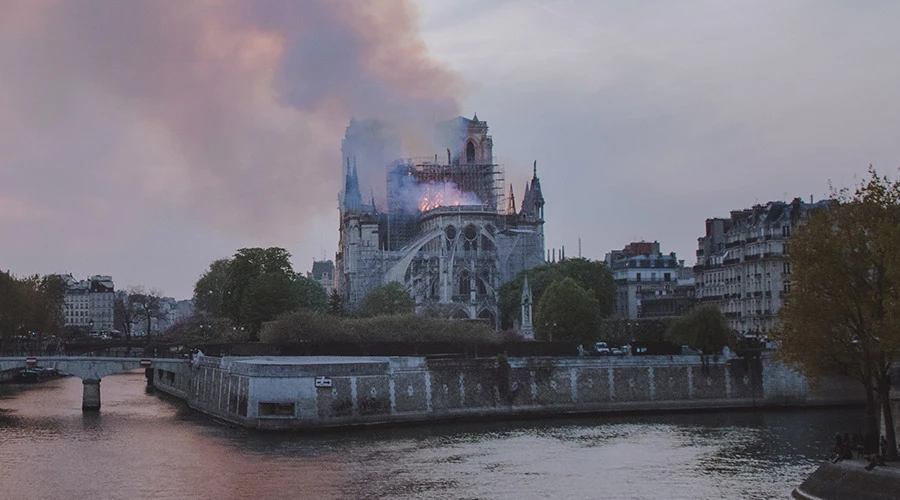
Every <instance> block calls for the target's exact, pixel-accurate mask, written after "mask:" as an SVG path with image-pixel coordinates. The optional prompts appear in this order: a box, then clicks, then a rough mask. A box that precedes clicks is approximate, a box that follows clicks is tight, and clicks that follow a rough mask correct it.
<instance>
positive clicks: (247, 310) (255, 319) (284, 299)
mask: <svg viewBox="0 0 900 500" xmlns="http://www.w3.org/2000/svg"><path fill="white" fill-rule="evenodd" d="M292 274H293V273H291V275H288V274H285V273H279V272H271V273H265V274H261V275H259V276H256V277H254V278H253V279H252V280H251V281H250V283H249V284H248V285H247V288H246V290H245V291H244V293H243V296H244V300H243V302H241V314H240V318H241V323H240V325H241V326H243V327H246V328H248V329H249V330H250V333H251V337H254V336H255V335H256V334H257V333H259V329H260V328H261V327H262V324H263V322H265V321H270V320H273V319H275V317H276V316H279V315H281V314H283V313H286V312H289V311H294V310H296V309H298V306H299V289H298V287H297V285H296V282H295V277H294V276H292ZM316 286H318V285H316ZM322 295H323V296H324V292H323V293H322Z"/></svg>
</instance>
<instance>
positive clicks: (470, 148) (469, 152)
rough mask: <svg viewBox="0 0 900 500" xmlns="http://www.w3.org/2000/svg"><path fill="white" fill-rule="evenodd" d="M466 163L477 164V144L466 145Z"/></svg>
mask: <svg viewBox="0 0 900 500" xmlns="http://www.w3.org/2000/svg"><path fill="white" fill-rule="evenodd" d="M466 163H475V144H474V143H473V142H472V141H469V142H467V143H466Z"/></svg>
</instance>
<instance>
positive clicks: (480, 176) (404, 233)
mask: <svg viewBox="0 0 900 500" xmlns="http://www.w3.org/2000/svg"><path fill="white" fill-rule="evenodd" d="M451 182H452V183H453V184H454V186H455V187H456V189H457V190H459V191H460V193H471V194H474V195H475V196H476V197H477V198H478V201H479V203H480V205H481V206H482V207H483V208H484V209H487V210H489V211H491V212H496V213H497V214H498V215H503V214H504V213H505V212H503V211H505V209H506V192H505V189H504V188H505V180H504V172H503V167H502V166H500V165H499V164H497V163H494V162H493V161H492V162H491V163H475V162H469V163H467V162H462V163H460V162H459V160H455V161H452V162H451V161H448V163H440V162H438V157H437V155H435V157H434V158H426V159H422V158H406V159H402V160H397V161H394V162H393V163H392V164H391V165H389V166H388V171H387V209H388V210H387V213H386V214H383V215H384V217H385V219H386V221H385V222H386V226H387V227H386V232H385V241H384V248H385V249H388V250H394V249H398V248H400V247H402V246H403V245H404V244H406V243H407V242H409V241H410V240H411V239H412V238H414V237H415V236H416V234H417V233H418V230H419V227H418V218H419V215H420V214H421V213H422V210H421V208H420V204H415V206H412V207H411V206H410V204H409V199H408V197H409V196H411V195H414V196H418V194H419V193H417V192H413V193H412V194H411V192H410V190H411V189H414V186H422V185H429V184H436V183H451ZM454 204H455V203H454ZM438 206H443V205H438ZM501 212H503V213H501ZM498 224H500V225H504V218H503V217H498ZM501 229H502V227H501Z"/></svg>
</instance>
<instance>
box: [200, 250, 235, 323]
mask: <svg viewBox="0 0 900 500" xmlns="http://www.w3.org/2000/svg"><path fill="white" fill-rule="evenodd" d="M230 264H231V259H218V260H214V261H213V262H212V264H210V265H209V269H207V270H206V272H205V273H203V276H201V277H200V279H199V280H197V283H196V284H195V285H194V308H195V309H196V310H197V311H198V312H199V313H201V314H205V315H208V316H212V317H220V316H224V314H223V311H222V298H223V297H224V295H225V283H226V282H227V280H228V266H229V265H230Z"/></svg>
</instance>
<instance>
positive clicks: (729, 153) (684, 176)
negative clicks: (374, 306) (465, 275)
mask: <svg viewBox="0 0 900 500" xmlns="http://www.w3.org/2000/svg"><path fill="white" fill-rule="evenodd" d="M0 12H3V13H4V15H3V16H2V17H0V269H2V270H9V271H12V272H13V273H15V274H17V275H20V276H21V275H28V274H46V273H60V272H70V273H73V274H75V275H76V277H85V276H89V275H93V274H104V275H111V276H113V278H114V280H115V282H116V286H117V288H119V289H127V288H129V287H133V286H143V287H144V288H147V289H155V290H159V291H162V292H163V293H165V294H166V295H170V296H173V297H176V298H188V297H190V295H191V293H192V289H193V285H194V283H195V282H196V280H197V278H198V277H199V276H200V275H201V274H202V273H203V272H204V271H205V270H206V268H207V267H208V265H209V263H210V262H212V261H213V260H215V259H218V258H222V257H228V256H230V255H232V254H233V253H234V252H235V250H237V249H238V248H242V247H248V246H281V247H284V248H287V249H288V250H289V251H290V252H291V253H292V254H293V261H294V265H295V269H296V270H297V271H299V272H306V271H307V270H308V269H309V268H310V267H311V264H312V261H313V259H322V258H323V257H324V258H330V259H332V258H333V257H334V252H335V250H336V247H337V240H338V234H337V222H338V214H337V193H338V191H339V190H340V187H341V158H340V141H341V138H342V136H343V133H344V129H345V128H346V126H347V123H348V122H349V120H350V118H351V117H357V118H364V117H376V118H380V119H384V120H390V121H393V122H396V123H400V124H401V128H402V129H403V130H401V133H402V134H403V135H404V139H411V141H410V142H415V135H416V134H417V133H419V132H421V131H422V130H423V129H426V128H427V125H426V124H428V123H431V122H432V121H434V120H435V119H436V118H442V117H452V116H454V115H457V114H459V115H464V116H467V117H471V116H472V115H474V114H475V113H478V116H479V118H480V119H481V120H485V121H487V122H488V125H489V126H490V131H491V135H492V136H493V139H494V153H495V155H496V156H497V160H498V162H499V163H500V164H501V165H502V166H503V167H504V170H505V175H506V181H507V182H508V183H512V184H513V186H514V189H515V193H516V197H517V199H521V196H522V189H523V187H524V184H525V181H526V180H527V179H528V178H530V176H531V167H532V162H533V161H537V165H538V175H539V176H540V178H541V185H542V188H543V193H544V197H545V199H546V207H545V218H546V224H545V232H546V246H547V248H560V247H561V246H565V247H566V254H567V256H575V255H577V254H578V246H579V240H580V242H581V254H582V255H583V256H584V257H588V258H591V259H598V260H599V259H603V257H604V255H605V253H606V252H608V251H610V250H612V249H621V248H622V247H624V246H625V245H626V244H627V243H629V242H632V241H641V240H645V241H659V242H660V246H661V249H662V251H663V252H666V253H668V252H673V251H674V252H676V253H677V254H678V256H679V258H680V259H684V260H685V262H686V264H688V265H692V264H693V263H694V262H695V257H694V252H695V250H696V246H697V238H698V237H700V236H702V234H703V230H704V221H705V220H706V219H707V218H712V217H725V216H728V213H729V211H731V210H738V209H743V208H749V207H750V206H752V205H754V204H756V203H766V202H768V201H773V200H788V201H789V200H790V199H793V198H794V197H802V198H803V199H804V200H806V201H808V200H809V198H810V196H812V197H814V199H816V200H818V199H821V198H823V197H825V196H827V194H828V192H829V185H831V184H833V185H835V186H847V185H852V184H853V183H854V182H856V179H858V178H860V177H861V176H863V175H864V174H865V169H866V167H867V165H869V164H874V165H875V167H876V168H877V169H879V171H880V172H882V173H888V174H891V175H892V176H895V177H896V176H897V175H898V165H900V140H898V136H897V131H898V130H900V99H898V97H897V92H898V91H897V89H900V65H897V64H896V54H897V52H898V49H900V32H898V31H897V30H896V29H895V26H894V24H895V22H894V21H895V20H896V19H900V3H897V2H891V1H871V2H837V1H829V0H810V1H801V0H796V1H791V0H788V1H776V0H772V1H758V2H734V1H726V0H717V1H712V0H710V1H703V0H696V1H692V2H659V1H646V2H633V1H630V0H610V1H604V2H585V1H577V0H534V1H521V0H519V1H515V0H514V1H499V0H479V1H477V2H476V1H472V0H457V1H454V2H444V1H438V0H416V1H406V0H374V1H373V0H347V1H329V0H309V1H305V2H297V1H292V0H255V1H252V2H251V1H249V0H248V1H244V0H197V1H194V2H158V1H155V0H132V1H129V2H119V1H115V0H28V1H24V0H0Z"/></svg>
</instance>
